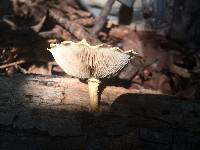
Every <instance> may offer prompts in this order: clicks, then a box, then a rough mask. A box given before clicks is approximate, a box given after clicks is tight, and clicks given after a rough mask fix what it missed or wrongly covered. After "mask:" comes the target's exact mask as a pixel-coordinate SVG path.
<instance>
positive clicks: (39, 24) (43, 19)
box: [31, 16, 46, 32]
mask: <svg viewBox="0 0 200 150" xmlns="http://www.w3.org/2000/svg"><path fill="white" fill-rule="evenodd" d="M45 20H46V16H44V17H43V18H42V19H41V21H40V22H39V23H38V24H36V25H34V26H32V27H31V29H32V30H33V31H35V32H39V31H40V30H41V29H42V27H43V25H44V22H45Z"/></svg>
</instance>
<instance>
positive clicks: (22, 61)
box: [0, 60, 26, 69]
mask: <svg viewBox="0 0 200 150" xmlns="http://www.w3.org/2000/svg"><path fill="white" fill-rule="evenodd" d="M25 62H26V61H25V60H19V61H16V62H13V63H9V64H5V65H1V66H0V69H5V68H8V67H12V66H16V65H20V64H23V63H25Z"/></svg>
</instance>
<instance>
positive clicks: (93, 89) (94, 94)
mask: <svg viewBox="0 0 200 150" xmlns="http://www.w3.org/2000/svg"><path fill="white" fill-rule="evenodd" d="M99 84H100V81H99V80H98V79H96V78H90V79H89V80H88V90H89V97H90V101H89V102H90V107H91V111H94V112H96V111H98V110H99V90H98V87H99Z"/></svg>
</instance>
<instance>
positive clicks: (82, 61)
mask: <svg viewBox="0 0 200 150" xmlns="http://www.w3.org/2000/svg"><path fill="white" fill-rule="evenodd" d="M50 46H51V49H49V51H50V52H51V53H52V55H53V57H54V59H55V61H56V62H57V63H58V65H59V66H60V67H61V68H62V69H63V70H64V71H65V72H66V73H67V74H69V75H71V76H74V77H77V78H84V79H86V78H92V77H94V78H105V77H107V76H109V75H112V74H115V73H116V72H118V71H119V70H121V69H122V68H123V67H124V66H125V65H126V64H127V63H128V62H129V61H130V59H131V56H130V55H129V54H126V53H123V52H122V51H121V50H120V49H119V48H117V47H110V46H108V45H105V44H100V45H96V46H91V45H89V44H88V43H87V42H86V41H85V40H82V41H81V42H77V43H74V42H72V41H64V42H62V43H61V44H53V45H50Z"/></svg>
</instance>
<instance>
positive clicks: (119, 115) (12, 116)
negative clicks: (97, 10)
mask: <svg viewBox="0 0 200 150" xmlns="http://www.w3.org/2000/svg"><path fill="white" fill-rule="evenodd" d="M0 83H1V84H0V135H1V136H0V143H1V144H0V149H21V150H26V149H27V148H28V149H30V150H33V149H50V150H51V149H52V150H53V149H59V150H62V149H115V150H116V149H126V150H127V149H134V150H146V149H148V150H151V149H152V150H155V149H159V150H160V149H166V150H167V149H172V150H181V149H188V150H195V149H196V148H197V146H199V142H200V134H199V120H200V104H199V103H195V102H193V101H186V100H181V99H178V98H175V97H170V96H166V95H158V92H154V91H151V90H128V89H125V88H122V87H115V86H107V87H106V88H104V89H103V91H102V94H101V99H102V101H101V103H100V105H101V109H102V111H103V112H102V114H100V115H99V116H94V115H92V114H90V113H89V112H88V107H89V105H88V99H89V96H88V90H87V85H86V84H85V83H82V82H80V81H79V80H78V79H73V78H65V77H50V76H30V75H29V76H24V75H17V76H14V77H13V78H8V77H3V76H2V77H0Z"/></svg>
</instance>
